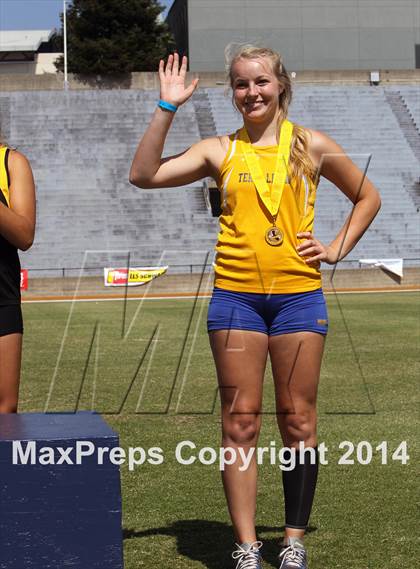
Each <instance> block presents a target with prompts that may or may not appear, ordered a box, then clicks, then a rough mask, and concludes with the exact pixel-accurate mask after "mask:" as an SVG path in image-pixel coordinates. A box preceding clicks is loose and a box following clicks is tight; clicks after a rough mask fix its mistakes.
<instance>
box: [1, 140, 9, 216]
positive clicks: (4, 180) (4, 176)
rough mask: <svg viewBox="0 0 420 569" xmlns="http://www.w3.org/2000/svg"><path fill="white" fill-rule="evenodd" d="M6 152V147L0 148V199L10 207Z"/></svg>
mask: <svg viewBox="0 0 420 569" xmlns="http://www.w3.org/2000/svg"><path fill="white" fill-rule="evenodd" d="M8 150H9V149H8V147H7V146H0V192H1V193H2V195H3V196H0V199H1V201H3V202H5V205H7V206H10V196H9V175H8V172H7V169H6V154H7V152H8Z"/></svg>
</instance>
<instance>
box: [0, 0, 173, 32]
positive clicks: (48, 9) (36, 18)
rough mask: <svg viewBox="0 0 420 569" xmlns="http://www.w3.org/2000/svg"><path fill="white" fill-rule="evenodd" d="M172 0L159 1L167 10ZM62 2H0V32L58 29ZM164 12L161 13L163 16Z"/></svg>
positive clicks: (46, 0) (20, 0)
mask: <svg viewBox="0 0 420 569" xmlns="http://www.w3.org/2000/svg"><path fill="white" fill-rule="evenodd" d="M172 2H173V0H159V3H160V4H162V6H165V7H166V8H167V9H168V8H169V6H171V4H172ZM62 11H63V0H0V30H49V29H53V28H60V26H61V24H60V13H61V12H62ZM165 14H166V12H164V13H163V15H165Z"/></svg>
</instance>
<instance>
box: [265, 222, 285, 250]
mask: <svg viewBox="0 0 420 569" xmlns="http://www.w3.org/2000/svg"><path fill="white" fill-rule="evenodd" d="M265 240H266V242H267V243H268V244H269V245H272V246H273V247H278V246H279V245H281V244H282V243H283V233H282V231H281V230H280V229H279V228H278V227H277V226H276V225H272V226H271V227H269V228H268V229H267V231H266V232H265Z"/></svg>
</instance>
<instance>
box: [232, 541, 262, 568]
mask: <svg viewBox="0 0 420 569" xmlns="http://www.w3.org/2000/svg"><path fill="white" fill-rule="evenodd" d="M236 547H237V548H238V549H236V550H235V551H234V552H233V553H232V557H233V559H237V560H238V562H237V564H236V567H235V569H262V564H261V563H262V559H261V553H260V549H261V547H262V542H261V541H254V543H243V544H242V545H238V544H236Z"/></svg>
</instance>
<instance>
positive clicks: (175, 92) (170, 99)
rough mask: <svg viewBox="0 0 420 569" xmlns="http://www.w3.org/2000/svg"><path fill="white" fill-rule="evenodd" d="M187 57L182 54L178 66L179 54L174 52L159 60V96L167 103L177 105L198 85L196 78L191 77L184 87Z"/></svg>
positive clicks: (187, 97) (186, 99) (183, 101)
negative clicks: (166, 58) (164, 59)
mask: <svg viewBox="0 0 420 569" xmlns="http://www.w3.org/2000/svg"><path fill="white" fill-rule="evenodd" d="M187 61H188V60H187V58H186V56H185V55H184V57H183V58H182V62H181V67H180V66H179V55H178V54H177V53H175V54H174V55H170V56H169V57H168V61H167V62H166V66H165V62H164V61H163V59H161V60H160V62H159V79H160V98H161V99H162V100H163V101H166V102H167V103H171V104H172V105H175V106H177V107H179V106H180V105H182V104H183V103H185V101H188V99H189V98H190V97H191V95H192V94H193V93H194V91H195V89H196V88H197V85H198V78H197V79H193V81H192V82H191V84H190V85H189V86H188V87H185V75H186V73H187Z"/></svg>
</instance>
